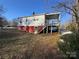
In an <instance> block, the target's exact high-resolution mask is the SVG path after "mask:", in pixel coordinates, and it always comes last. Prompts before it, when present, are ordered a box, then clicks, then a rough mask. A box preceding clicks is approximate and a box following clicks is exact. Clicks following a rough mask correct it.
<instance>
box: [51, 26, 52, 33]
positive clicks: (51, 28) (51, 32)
mask: <svg viewBox="0 0 79 59" xmlns="http://www.w3.org/2000/svg"><path fill="white" fill-rule="evenodd" d="M51 34H52V26H51Z"/></svg>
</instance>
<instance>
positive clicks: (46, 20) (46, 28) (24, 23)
mask: <svg viewBox="0 0 79 59" xmlns="http://www.w3.org/2000/svg"><path fill="white" fill-rule="evenodd" d="M59 14H60V13H49V14H37V15H36V14H35V15H32V16H25V17H19V18H18V25H17V28H18V29H19V30H22V31H26V32H29V33H41V32H43V33H49V32H50V33H52V32H53V31H58V28H59Z"/></svg>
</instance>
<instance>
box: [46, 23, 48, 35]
mask: <svg viewBox="0 0 79 59" xmlns="http://www.w3.org/2000/svg"><path fill="white" fill-rule="evenodd" d="M46 33H47V34H48V25H47V29H46Z"/></svg>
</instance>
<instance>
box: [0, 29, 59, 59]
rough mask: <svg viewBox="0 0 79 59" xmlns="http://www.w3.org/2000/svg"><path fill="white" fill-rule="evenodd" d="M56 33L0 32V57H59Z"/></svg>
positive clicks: (42, 58)
mask: <svg viewBox="0 0 79 59" xmlns="http://www.w3.org/2000/svg"><path fill="white" fill-rule="evenodd" d="M58 39H59V34H58V33H56V32H55V33H52V34H31V33H26V32H23V31H18V30H16V29H13V30H2V31H1V32H0V58H3V59H56V58H58V59H59V57H58V56H57V55H59V51H58V47H57V42H58Z"/></svg>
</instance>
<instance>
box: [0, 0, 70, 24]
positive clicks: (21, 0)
mask: <svg viewBox="0 0 79 59" xmlns="http://www.w3.org/2000/svg"><path fill="white" fill-rule="evenodd" d="M61 1H63V0H61ZM55 4H56V0H50V1H48V0H0V5H3V7H4V9H5V13H4V14H3V15H4V16H5V17H6V18H7V19H8V20H12V19H14V18H17V17H21V16H31V15H32V12H35V13H36V14H41V13H50V12H53V10H52V9H51V6H52V5H55ZM70 17H71V16H70V15H69V14H66V13H65V14H64V15H63V16H61V17H60V18H61V19H60V20H61V21H62V23H63V22H65V21H67V20H69V19H70Z"/></svg>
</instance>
